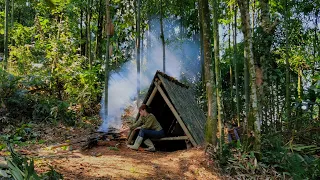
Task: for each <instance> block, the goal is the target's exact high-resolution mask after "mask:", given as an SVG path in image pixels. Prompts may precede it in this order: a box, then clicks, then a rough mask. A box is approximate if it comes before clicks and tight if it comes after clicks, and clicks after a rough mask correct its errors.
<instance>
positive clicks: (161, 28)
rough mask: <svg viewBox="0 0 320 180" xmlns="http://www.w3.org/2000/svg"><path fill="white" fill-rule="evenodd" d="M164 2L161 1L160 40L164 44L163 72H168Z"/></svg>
mask: <svg viewBox="0 0 320 180" xmlns="http://www.w3.org/2000/svg"><path fill="white" fill-rule="evenodd" d="M162 1H163V0H160V31H161V34H160V38H161V42H162V57H163V72H164V73H165V72H166V48H165V47H166V46H165V41H164V33H163V3H162Z"/></svg>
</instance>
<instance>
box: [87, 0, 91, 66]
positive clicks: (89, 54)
mask: <svg viewBox="0 0 320 180" xmlns="http://www.w3.org/2000/svg"><path fill="white" fill-rule="evenodd" d="M90 24H91V0H88V7H87V58H88V60H89V68H90V69H91V67H92V58H91V28H90Z"/></svg>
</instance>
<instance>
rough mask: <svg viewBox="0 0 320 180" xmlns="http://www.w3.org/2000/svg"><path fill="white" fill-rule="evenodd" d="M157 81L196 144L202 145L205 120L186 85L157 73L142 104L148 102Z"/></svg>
mask: <svg viewBox="0 0 320 180" xmlns="http://www.w3.org/2000/svg"><path fill="white" fill-rule="evenodd" d="M157 79H159V80H160V81H161V87H162V88H163V90H164V91H165V93H166V95H167V97H168V98H169V100H170V102H171V103H172V105H173V106H174V108H175V109H176V111H177V113H178V114H179V116H180V117H181V119H182V121H183V123H184V124H185V126H186V127H187V129H188V131H189V133H190V135H191V136H192V137H193V139H194V141H195V142H196V144H197V145H200V144H202V143H203V142H204V131H205V123H206V118H205V115H204V113H203V111H202V110H201V109H200V108H199V106H198V104H197V102H196V99H195V95H194V93H193V91H192V90H191V89H190V88H189V87H188V86H187V85H185V84H183V83H181V82H179V81H178V80H176V79H175V78H173V77H171V76H168V75H166V74H164V73H162V72H160V71H157V72H156V74H155V76H154V79H153V81H152V83H151V85H150V88H149V91H148V93H147V95H146V97H145V99H144V103H146V102H147V101H148V99H149V97H150V95H151V93H152V91H153V89H154V87H155V84H154V82H155V81H156V80H157Z"/></svg>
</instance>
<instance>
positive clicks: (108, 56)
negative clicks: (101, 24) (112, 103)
mask: <svg viewBox="0 0 320 180" xmlns="http://www.w3.org/2000/svg"><path fill="white" fill-rule="evenodd" d="M109 6H110V4H109V0H106V22H107V26H106V27H107V29H106V31H107V33H106V36H107V37H106V38H107V44H106V62H105V64H104V68H105V82H104V113H105V116H106V117H107V116H108V87H109V86H108V83H109V59H110V54H109V46H110V26H111V22H110V20H111V18H110V9H109Z"/></svg>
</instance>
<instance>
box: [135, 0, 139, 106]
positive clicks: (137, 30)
mask: <svg viewBox="0 0 320 180" xmlns="http://www.w3.org/2000/svg"><path fill="white" fill-rule="evenodd" d="M136 9H137V11H136V12H137V18H136V19H137V22H136V61H137V107H139V105H140V102H139V101H140V100H139V95H140V0H137V8H136Z"/></svg>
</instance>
